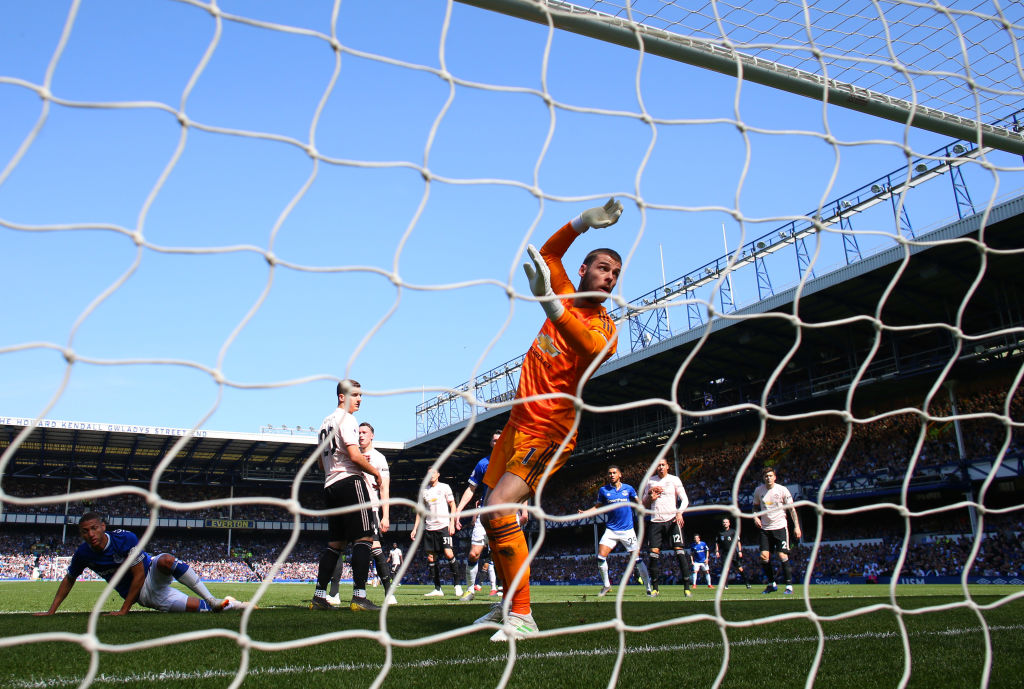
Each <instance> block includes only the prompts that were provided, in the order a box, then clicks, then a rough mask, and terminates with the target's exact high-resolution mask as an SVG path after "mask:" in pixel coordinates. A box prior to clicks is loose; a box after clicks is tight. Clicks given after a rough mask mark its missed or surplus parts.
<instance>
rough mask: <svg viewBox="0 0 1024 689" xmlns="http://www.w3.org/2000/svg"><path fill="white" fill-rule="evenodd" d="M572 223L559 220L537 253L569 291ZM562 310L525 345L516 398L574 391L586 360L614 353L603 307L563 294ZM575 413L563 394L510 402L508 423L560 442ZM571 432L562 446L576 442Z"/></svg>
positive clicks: (556, 283) (556, 285) (559, 287)
mask: <svg viewBox="0 0 1024 689" xmlns="http://www.w3.org/2000/svg"><path fill="white" fill-rule="evenodd" d="M578 236H579V235H577V233H576V232H575V230H573V229H572V226H571V224H568V223H567V224H566V225H564V226H563V227H562V228H561V229H560V230H558V231H557V232H555V234H553V235H552V236H551V238H550V239H548V241H547V242H545V243H544V246H543V247H541V250H540V253H541V256H542V257H543V258H544V262H545V263H547V265H548V268H549V269H550V271H551V287H552V289H554V291H555V293H556V294H572V293H574V292H575V291H576V288H575V287H574V286H573V284H572V283H571V282H570V281H569V276H568V275H566V272H565V268H564V267H563V266H562V256H564V255H565V252H566V251H567V250H568V248H569V246H570V245H571V244H572V242H573V240H575V239H576V237H578ZM562 305H563V306H564V307H565V312H564V313H563V314H562V315H561V317H560V318H559V319H558V321H557V322H552V321H551V320H550V319H545V320H544V326H543V327H542V328H541V329H540V333H538V335H537V338H536V339H535V340H534V341H533V344H532V345H531V346H530V351H529V352H527V353H526V358H525V359H524V360H523V366H522V370H521V371H520V373H519V389H518V390H517V391H516V399H523V398H528V397H533V396H535V395H543V394H550V393H554V392H560V393H565V394H567V395H576V394H577V388H578V386H579V383H580V380H581V379H582V378H583V373H584V372H585V371H586V369H587V367H588V366H589V365H590V364H591V362H592V361H593V360H594V359H595V358H597V357H598V356H601V352H602V350H604V347H605V345H606V344H608V343H611V344H610V345H609V346H608V349H607V350H606V351H605V352H604V358H605V359H607V358H608V357H609V356H611V355H612V354H614V353H615V345H616V334H615V324H614V323H613V322H612V319H611V318H610V317H609V316H608V311H607V310H606V309H605V308H604V307H603V306H600V305H598V306H593V307H586V308H579V307H577V306H575V305H574V304H573V300H572V299H571V298H570V299H562ZM575 417H576V408H575V407H574V406H573V403H572V399H570V398H566V397H559V398H549V399H540V400H535V401H531V402H522V403H518V404H516V405H515V406H513V407H512V414H511V417H510V419H509V423H511V424H512V425H513V426H515V427H516V428H518V429H519V430H521V431H522V432H524V433H528V434H529V435H533V436H537V437H541V438H551V439H552V440H555V441H556V442H561V440H562V438H564V437H565V436H567V435H568V434H569V432H570V428H571V427H572V423H573V420H574V419H575ZM575 442H576V438H575V434H574V436H573V438H572V440H571V441H570V443H569V445H568V446H567V449H568V450H571V449H572V448H573V447H574V446H575Z"/></svg>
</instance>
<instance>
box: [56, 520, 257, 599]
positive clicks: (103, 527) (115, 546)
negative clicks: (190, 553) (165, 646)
mask: <svg viewBox="0 0 1024 689" xmlns="http://www.w3.org/2000/svg"><path fill="white" fill-rule="evenodd" d="M78 535H79V536H81V537H82V541H83V543H82V544H81V545H80V546H78V549H77V550H75V554H74V555H72V556H71V564H70V565H69V566H68V572H67V574H66V575H64V579H62V580H61V582H60V586H58V587H57V593H56V594H55V595H54V596H53V602H52V603H51V604H50V609H49V610H47V611H46V612H37V613H36V615H52V614H54V613H55V612H57V608H59V607H60V604H61V603H63V602H64V599H65V598H67V597H68V594H69V593H70V592H71V588H72V587H73V586H74V585H75V581H77V580H78V577H79V576H80V575H81V574H82V572H84V571H85V568H86V567H88V568H89V569H91V570H92V571H94V572H96V574H98V575H100V576H101V577H103V578H104V579H105V580H107V581H110V580H111V579H113V578H114V575H115V574H116V573H117V570H118V569H120V567H121V563H123V562H124V561H125V560H128V561H129V562H130V563H131V565H130V566H129V569H128V571H127V572H126V573H125V575H124V576H123V577H121V580H120V581H119V582H117V585H116V586H115V587H114V590H115V591H117V592H118V593H119V594H120V595H121V598H123V599H124V603H123V604H122V605H121V609H120V610H117V611H115V612H110V613H107V614H108V615H126V614H127V613H128V611H129V610H131V609H132V606H133V605H135V603H138V604H139V605H142V606H144V607H147V608H152V609H154V610H160V611H162V612H209V611H213V612H221V611H223V610H236V609H239V608H243V607H246V606H247V605H248V603H243V602H241V601H238V600H235V599H234V598H232V597H231V596H228V597H226V598H215V597H214V596H213V594H211V593H210V591H209V590H208V589H207V588H206V584H204V583H203V582H202V580H201V579H200V578H199V575H198V574H196V572H195V570H193V569H192V568H191V567H189V566H188V564H187V563H185V562H182V561H181V560H179V559H178V558H176V557H175V556H174V555H171V554H170V553H161V554H160V555H157V556H156V557H151V556H150V554H149V553H147V552H146V551H145V550H142V549H141V548H140V547H139V539H138V537H137V536H136V535H135V534H133V533H132V532H131V531H122V530H121V529H115V530H113V531H107V523H106V521H104V519H103V517H101V516H100V515H99V514H98V513H96V512H86V513H85V514H83V515H82V516H81V518H80V519H79V520H78ZM175 580H177V581H178V582H180V583H182V584H183V585H184V586H186V587H187V588H189V589H190V590H191V591H192V592H193V593H195V594H196V596H198V597H194V596H189V595H186V594H185V593H182V592H181V591H179V590H178V589H176V588H174V587H173V586H171V583H172V582H173V581H175Z"/></svg>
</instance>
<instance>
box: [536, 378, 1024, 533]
mask: <svg viewBox="0 0 1024 689" xmlns="http://www.w3.org/2000/svg"><path fill="white" fill-rule="evenodd" d="M1007 387H1008V383H1006V382H1005V381H1002V382H1001V383H991V382H989V383H979V384H978V385H976V386H967V385H965V386H963V387H962V388H961V389H960V390H959V391H958V396H957V409H956V412H957V417H958V418H959V419H960V430H961V433H960V437H961V439H962V441H963V446H964V454H965V456H966V459H967V461H968V462H971V461H984V460H991V459H992V458H994V457H995V456H996V455H997V454H998V453H999V451H1000V450H1001V449H1002V447H1003V445H1004V444H1005V443H1006V442H1007V438H1009V445H1008V448H1007V451H1006V456H1007V457H1019V456H1020V455H1021V454H1022V453H1024V431H1022V430H1021V429H1019V428H1014V427H1012V426H1009V425H1008V424H1005V423H1004V422H1003V421H1002V420H1001V419H995V418H990V417H971V416H969V415H980V414H989V415H999V416H1002V415H1004V413H1005V409H1004V407H1005V404H1006V397H1007V394H1006V388H1007ZM892 406H893V408H894V409H903V408H911V407H915V406H918V407H919V406H920V402H919V401H917V402H915V400H913V399H911V398H909V397H908V398H907V399H904V400H895V401H894V402H893V403H892ZM854 411H855V415H856V417H857V418H861V419H865V418H874V417H877V416H879V412H878V411H877V410H876V409H874V408H855V410H854ZM928 412H929V415H930V416H931V417H933V418H938V419H940V420H936V421H928V420H927V419H925V418H924V417H923V416H921V415H919V414H916V413H907V412H905V413H901V414H895V415H892V416H881V417H880V418H875V420H873V421H871V422H863V423H851V424H849V425H848V424H846V423H845V422H844V421H842V419H840V418H839V417H838V416H837V415H829V416H825V417H822V416H815V417H812V418H807V419H802V420H792V421H778V420H771V421H769V422H768V423H767V426H766V432H765V434H764V437H763V438H761V439H760V442H758V433H757V429H756V428H755V429H753V430H751V431H750V432H748V433H745V434H744V433H737V434H732V435H729V436H726V437H717V438H715V439H704V440H700V441H697V442H689V443H687V444H685V445H680V452H679V467H680V469H679V474H680V478H681V479H682V480H683V484H684V485H685V487H686V492H687V496H688V497H689V499H690V501H691V504H695V505H699V504H706V503H721V502H726V503H728V502H731V501H732V491H733V483H734V481H735V478H736V476H737V474H738V473H739V472H740V469H741V467H742V466H743V465H744V462H747V464H746V467H747V468H746V471H745V472H744V474H743V477H742V479H741V481H740V491H739V495H738V500H739V503H740V506H741V507H744V506H747V505H748V504H749V500H750V496H751V495H752V494H753V491H754V488H755V487H756V486H757V484H758V483H760V469H761V467H762V466H765V465H772V466H775V467H777V473H778V474H779V481H780V482H781V483H783V484H785V485H787V486H792V485H794V484H802V485H806V486H808V487H810V486H817V485H820V484H821V482H822V481H823V480H824V479H825V478H826V477H827V475H828V473H829V472H830V471H831V470H832V469H833V468H835V472H834V475H833V477H832V480H831V483H830V486H833V487H834V486H836V484H837V482H839V481H841V480H844V479H846V480H849V479H854V478H868V479H870V483H872V484H874V485H881V484H885V483H887V482H888V483H891V482H899V481H902V479H903V478H904V476H905V475H906V473H907V472H908V471H910V468H911V460H912V458H915V457H916V460H915V461H914V463H913V473H912V479H924V480H929V479H935V480H938V479H941V478H942V476H943V475H944V474H947V473H955V474H957V475H959V473H958V471H959V469H958V463H959V462H960V448H959V445H958V442H957V433H956V428H955V425H954V423H953V421H952V420H949V417H951V416H952V409H951V404H950V401H949V398H948V396H947V395H946V392H945V390H943V391H942V393H941V394H939V395H937V396H936V397H935V399H934V400H933V401H932V403H931V405H930V406H929V408H928ZM1009 418H1010V419H1012V420H1014V421H1015V422H1017V423H1020V422H1021V421H1022V420H1024V390H1018V391H1017V393H1016V394H1015V395H1014V397H1013V398H1012V400H1011V404H1010V414H1009ZM941 419H947V420H944V421H943V420H941ZM847 436H849V442H848V443H847V444H846V445H845V447H844V443H846V442H847ZM919 441H920V444H921V447H920V450H919V451H917V445H918V443H919ZM755 444H756V447H755ZM752 449H754V452H753V455H752V456H751V450H752ZM748 458H749V461H747V460H748ZM674 459H675V458H674V457H673V455H672V454H671V453H669V455H668V460H669V464H670V466H671V465H672V464H673V463H674ZM653 461H654V456H652V455H651V454H650V452H644V453H641V454H637V455H635V456H633V457H629V456H626V457H621V456H620V457H617V458H616V459H615V463H616V464H618V465H619V466H620V467H621V468H622V474H623V479H622V480H623V482H624V483H629V484H630V485H632V486H634V487H636V488H637V489H638V490H640V485H641V482H642V479H643V476H644V475H645V474H646V473H647V471H648V470H649V469H650V467H651V465H652V463H653ZM606 469H607V466H606V465H605V464H602V463H600V462H596V463H592V464H590V465H589V467H588V468H584V469H581V470H578V471H577V472H576V475H575V476H573V477H572V479H571V480H565V477H563V476H561V475H559V479H558V480H557V481H553V482H552V485H551V486H550V488H548V489H547V490H546V491H545V493H544V496H543V503H544V507H545V509H546V510H547V511H548V512H549V513H552V514H562V515H569V514H574V513H575V512H576V511H577V510H578V509H581V508H584V507H588V506H590V505H591V504H593V496H594V495H595V494H596V492H597V489H598V488H599V487H600V486H601V485H603V484H604V474H605V470H606Z"/></svg>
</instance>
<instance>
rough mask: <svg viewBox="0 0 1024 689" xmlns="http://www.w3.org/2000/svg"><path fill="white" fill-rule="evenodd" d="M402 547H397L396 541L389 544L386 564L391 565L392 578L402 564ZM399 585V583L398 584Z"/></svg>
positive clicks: (396, 574)
mask: <svg viewBox="0 0 1024 689" xmlns="http://www.w3.org/2000/svg"><path fill="white" fill-rule="evenodd" d="M403 557H404V556H403V555H402V549H401V548H399V547H398V543H395V544H394V545H392V546H391V552H390V553H388V565H390V567H391V579H392V580H394V579H395V577H397V576H398V568H399V567H401V566H402V559H403ZM398 586H401V584H398Z"/></svg>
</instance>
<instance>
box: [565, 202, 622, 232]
mask: <svg viewBox="0 0 1024 689" xmlns="http://www.w3.org/2000/svg"><path fill="white" fill-rule="evenodd" d="M620 215H622V204H621V203H619V202H618V201H616V200H615V198H614V197H613V198H610V199H608V203H606V204H604V205H603V206H600V207H598V208H588V209H587V210H585V211H583V212H582V213H580V214H579V215H577V216H576V217H575V218H573V219H572V229H574V230H576V232H578V233H579V234H583V233H584V232H586V231H587V230H589V229H590V228H591V227H608V226H609V225H614V224H615V223H616V222H618V220H619V216H620Z"/></svg>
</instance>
